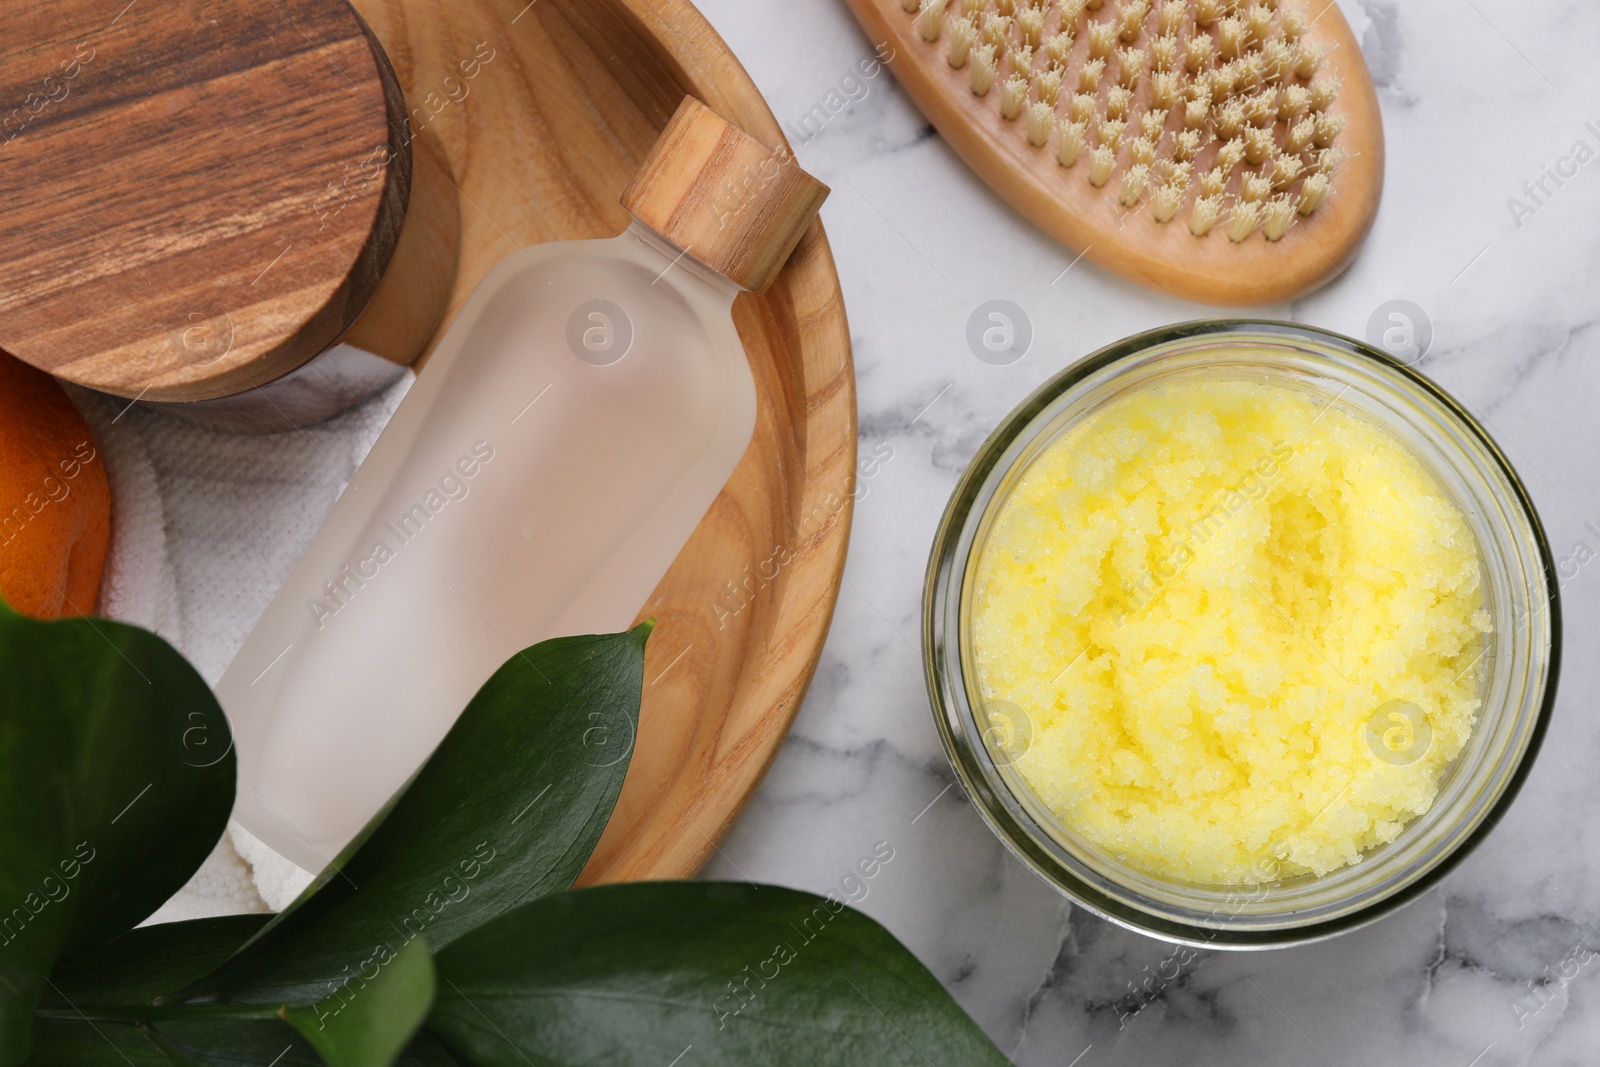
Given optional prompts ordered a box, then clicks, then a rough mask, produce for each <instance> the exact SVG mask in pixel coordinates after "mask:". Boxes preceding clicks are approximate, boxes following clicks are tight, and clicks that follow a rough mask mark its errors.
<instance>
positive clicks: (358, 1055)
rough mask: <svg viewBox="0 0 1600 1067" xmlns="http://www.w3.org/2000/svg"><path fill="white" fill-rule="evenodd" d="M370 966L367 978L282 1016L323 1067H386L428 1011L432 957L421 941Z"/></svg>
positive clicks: (362, 975) (432, 982)
mask: <svg viewBox="0 0 1600 1067" xmlns="http://www.w3.org/2000/svg"><path fill="white" fill-rule="evenodd" d="M371 966H372V967H373V974H372V976H371V978H368V977H367V976H366V975H365V974H364V973H363V974H360V975H358V976H357V979H356V981H354V982H352V983H350V984H348V985H345V986H344V987H343V988H341V989H339V990H338V991H337V992H335V993H333V994H332V995H331V996H329V997H328V998H327V999H326V1000H323V1001H321V1002H320V1003H317V1004H314V1005H312V1006H311V1007H309V1008H290V1009H288V1010H287V1011H286V1012H284V1018H285V1019H287V1020H288V1021H289V1025H291V1026H293V1027H294V1028H295V1029H296V1030H298V1031H300V1034H301V1036H302V1037H304V1038H305V1039H306V1040H307V1041H309V1042H311V1045H312V1047H313V1048H315V1049H316V1050H317V1051H318V1052H319V1053H321V1055H322V1060H323V1062H324V1063H326V1064H327V1065H328V1067H389V1065H390V1064H391V1063H393V1062H394V1061H395V1058H396V1057H397V1056H399V1055H400V1052H401V1050H402V1049H404V1048H405V1047H406V1045H407V1043H408V1042H410V1040H411V1038H412V1036H413V1035H414V1034H416V1032H417V1031H418V1030H420V1029H421V1028H422V1020H423V1019H425V1018H427V1017H428V1009H429V1008H431V1007H433V992H434V976H433V956H432V955H430V954H429V952H428V945H427V942H425V941H424V940H423V939H422V938H420V937H419V938H416V939H415V940H412V941H407V942H406V943H405V944H404V945H402V946H401V947H400V949H399V951H397V952H395V953H394V954H393V956H390V957H384V956H374V957H372V962H371Z"/></svg>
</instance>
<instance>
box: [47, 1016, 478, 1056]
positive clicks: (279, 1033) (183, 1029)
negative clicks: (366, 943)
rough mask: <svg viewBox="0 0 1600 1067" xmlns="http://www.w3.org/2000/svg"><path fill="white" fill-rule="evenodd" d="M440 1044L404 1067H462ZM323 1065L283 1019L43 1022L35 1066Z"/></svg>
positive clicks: (420, 1049)
mask: <svg viewBox="0 0 1600 1067" xmlns="http://www.w3.org/2000/svg"><path fill="white" fill-rule="evenodd" d="M459 1062H460V1061H458V1060H456V1059H454V1058H453V1057H452V1056H451V1055H450V1054H449V1053H448V1052H446V1051H445V1049H444V1046H442V1045H440V1044H439V1042H438V1040H437V1039H435V1038H433V1037H431V1036H429V1035H428V1034H425V1033H424V1034H419V1035H417V1038H416V1039H415V1040H414V1041H412V1043H411V1045H410V1046H409V1047H408V1048H407V1049H406V1050H405V1052H404V1053H403V1054H402V1055H401V1056H400V1059H399V1060H398V1061H396V1067H459ZM173 1064H177V1065H178V1067H246V1065H248V1067H265V1065H267V1064H271V1065H272V1067H323V1061H322V1057H320V1056H318V1055H317V1051H316V1049H314V1048H312V1047H311V1045H310V1043H309V1042H307V1041H306V1040H305V1039H304V1038H303V1037H301V1036H300V1035H299V1034H297V1033H295V1031H294V1030H293V1029H291V1028H290V1026H289V1025H288V1024H287V1023H285V1022H283V1021H282V1020H279V1019H266V1020H254V1019H242V1020H241V1019H206V1020H185V1021H182V1022H171V1023H159V1024H157V1025H156V1026H146V1027H144V1028H143V1029H142V1030H141V1028H140V1027H137V1026H134V1025H131V1024H128V1023H113V1022H101V1021H96V1022H93V1023H90V1022H86V1021H84V1020H81V1019H79V1020H71V1019H42V1020H40V1022H39V1026H38V1029H37V1031H36V1035H35V1043H34V1052H33V1056H32V1058H30V1059H29V1060H28V1062H27V1067H130V1065H132V1067H171V1065H173Z"/></svg>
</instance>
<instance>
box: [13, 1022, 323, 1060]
mask: <svg viewBox="0 0 1600 1067" xmlns="http://www.w3.org/2000/svg"><path fill="white" fill-rule="evenodd" d="M172 1062H173V1061H171V1060H169V1059H168V1058H167V1057H166V1056H164V1055H162V1053H161V1050H160V1049H158V1048H156V1046H155V1045H153V1044H151V1043H150V1042H149V1041H148V1040H147V1039H146V1038H145V1036H144V1034H142V1033H140V1032H139V1028H138V1027H136V1026H128V1025H126V1024H123V1023H105V1022H102V1023H93V1024H91V1023H87V1022H83V1021H81V1020H78V1021H73V1020H71V1019H40V1020H39V1022H38V1024H37V1025H36V1026H35V1027H34V1031H33V1055H32V1056H30V1057H28V1059H27V1061H26V1063H27V1067H68V1065H70V1067H129V1064H132V1065H133V1067H171V1064H172ZM262 1062H265V1061H262ZM312 1062H313V1063H314V1062H315V1061H312ZM277 1067H290V1065H289V1064H288V1063H279V1064H278V1065H277Z"/></svg>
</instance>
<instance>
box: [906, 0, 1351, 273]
mask: <svg viewBox="0 0 1600 1067" xmlns="http://www.w3.org/2000/svg"><path fill="white" fill-rule="evenodd" d="M901 6H902V7H903V8H904V9H905V10H906V12H908V13H909V15H910V17H911V18H912V19H913V20H914V22H915V26H916V30H917V33H918V35H919V36H920V37H921V38H922V39H923V40H924V41H926V42H928V43H929V45H930V46H931V47H936V48H938V49H939V50H940V51H942V52H943V54H944V58H945V60H946V61H947V62H948V64H949V65H950V67H951V68H953V69H955V70H961V69H963V68H966V73H965V78H966V81H967V85H968V87H969V88H970V90H971V91H972V93H973V94H974V95H976V96H979V97H984V96H987V94H988V93H989V91H990V89H992V88H994V87H995V86H996V84H998V85H999V88H1000V91H999V93H998V94H996V95H997V96H998V97H999V104H998V108H999V111H1000V116H1001V118H1002V119H1003V120H1005V121H1007V122H1013V121H1015V120H1017V119H1018V118H1021V119H1023V120H1024V121H1023V122H1020V123H1017V125H1018V126H1020V127H1022V130H1023V132H1022V134H1020V136H1026V138H1027V141H1028V144H1029V145H1031V146H1033V147H1034V148H1039V149H1043V148H1046V147H1047V146H1048V145H1049V144H1050V140H1051V138H1054V139H1055V155H1056V161H1057V162H1058V163H1059V164H1060V165H1061V166H1062V167H1064V168H1072V167H1073V166H1075V165H1076V163H1077V162H1078V160H1079V159H1081V158H1083V157H1085V156H1087V157H1088V159H1089V165H1088V167H1087V168H1085V169H1084V170H1082V171H1080V172H1079V173H1084V174H1085V176H1086V177H1087V179H1088V181H1089V182H1090V184H1091V185H1093V186H1094V187H1096V188H1101V187H1104V186H1105V185H1106V184H1107V183H1108V182H1110V181H1111V180H1112V179H1113V178H1114V177H1118V175H1119V173H1120V178H1119V180H1118V181H1117V184H1116V185H1115V186H1114V187H1113V188H1114V189H1115V191H1116V195H1117V197H1118V200H1119V201H1120V202H1121V203H1122V204H1123V205H1124V206H1126V207H1129V208H1132V207H1133V206H1134V205H1136V204H1138V203H1139V202H1140V201H1142V200H1149V201H1150V217H1151V218H1152V219H1153V220H1154V222H1155V223H1157V224H1163V223H1167V222H1170V221H1172V220H1173V219H1175V218H1177V217H1178V216H1179V214H1180V213H1181V212H1183V210H1184V207H1185V205H1187V206H1188V229H1189V231H1190V232H1191V233H1193V234H1194V235H1195V236H1196V237H1204V236H1205V235H1206V234H1208V233H1210V232H1211V230H1213V229H1216V228H1218V227H1221V228H1222V229H1224V230H1225V231H1226V232H1227V234H1228V237H1229V239H1230V240H1233V241H1235V242H1239V241H1244V240H1247V239H1249V238H1250V237H1251V236H1252V235H1253V234H1254V233H1255V232H1256V231H1257V230H1261V231H1262V233H1263V235H1264V237H1265V239H1266V240H1269V241H1277V240H1281V239H1282V238H1283V236H1284V235H1285V234H1286V233H1287V232H1288V231H1289V229H1290V228H1291V227H1292V226H1293V225H1294V224H1295V220H1296V219H1297V218H1299V217H1302V216H1309V215H1312V214H1314V213H1315V212H1317V211H1318V210H1319V209H1320V208H1321V207H1322V206H1323V204H1325V203H1326V202H1327V199H1328V197H1329V196H1331V195H1332V193H1333V182H1332V177H1333V174H1334V172H1335V171H1337V170H1338V169H1339V166H1340V164H1341V163H1343V161H1344V159H1345V158H1346V155H1345V153H1344V152H1343V151H1342V150H1341V149H1339V148H1337V147H1335V142H1336V141H1337V140H1338V139H1339V137H1340V135H1341V133H1342V132H1343V131H1344V125H1345V118H1344V115H1343V114H1341V113H1339V112H1338V111H1337V110H1336V105H1337V103H1338V100H1339V90H1340V85H1339V81H1338V79H1337V78H1334V77H1331V76H1326V75H1320V74H1319V72H1320V71H1321V69H1322V66H1323V61H1324V59H1325V58H1326V56H1327V54H1328V46H1327V44H1326V43H1325V42H1324V41H1322V40H1318V39H1316V37H1315V35H1314V34H1313V33H1312V30H1313V25H1312V23H1311V21H1310V19H1309V18H1308V16H1307V15H1306V13H1305V10H1304V8H1303V7H1302V6H1301V2H1300V0H1112V2H1110V3H1107V2H1106V0H958V3H956V4H952V3H951V2H950V0H901Z"/></svg>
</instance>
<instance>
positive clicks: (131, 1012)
mask: <svg viewBox="0 0 1600 1067" xmlns="http://www.w3.org/2000/svg"><path fill="white" fill-rule="evenodd" d="M282 1011H283V1009H282V1008H281V1007H278V1006H275V1005H271V1004H139V1005H134V1006H124V1005H117V1004H111V1005H90V1006H88V1007H85V1008H40V1009H38V1010H37V1011H35V1012H34V1015H35V1016H36V1017H38V1018H40V1019H73V1020H78V1021H82V1020H88V1021H90V1022H109V1023H154V1022H172V1021H176V1020H179V1019H281V1018H282V1017H283V1015H282Z"/></svg>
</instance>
